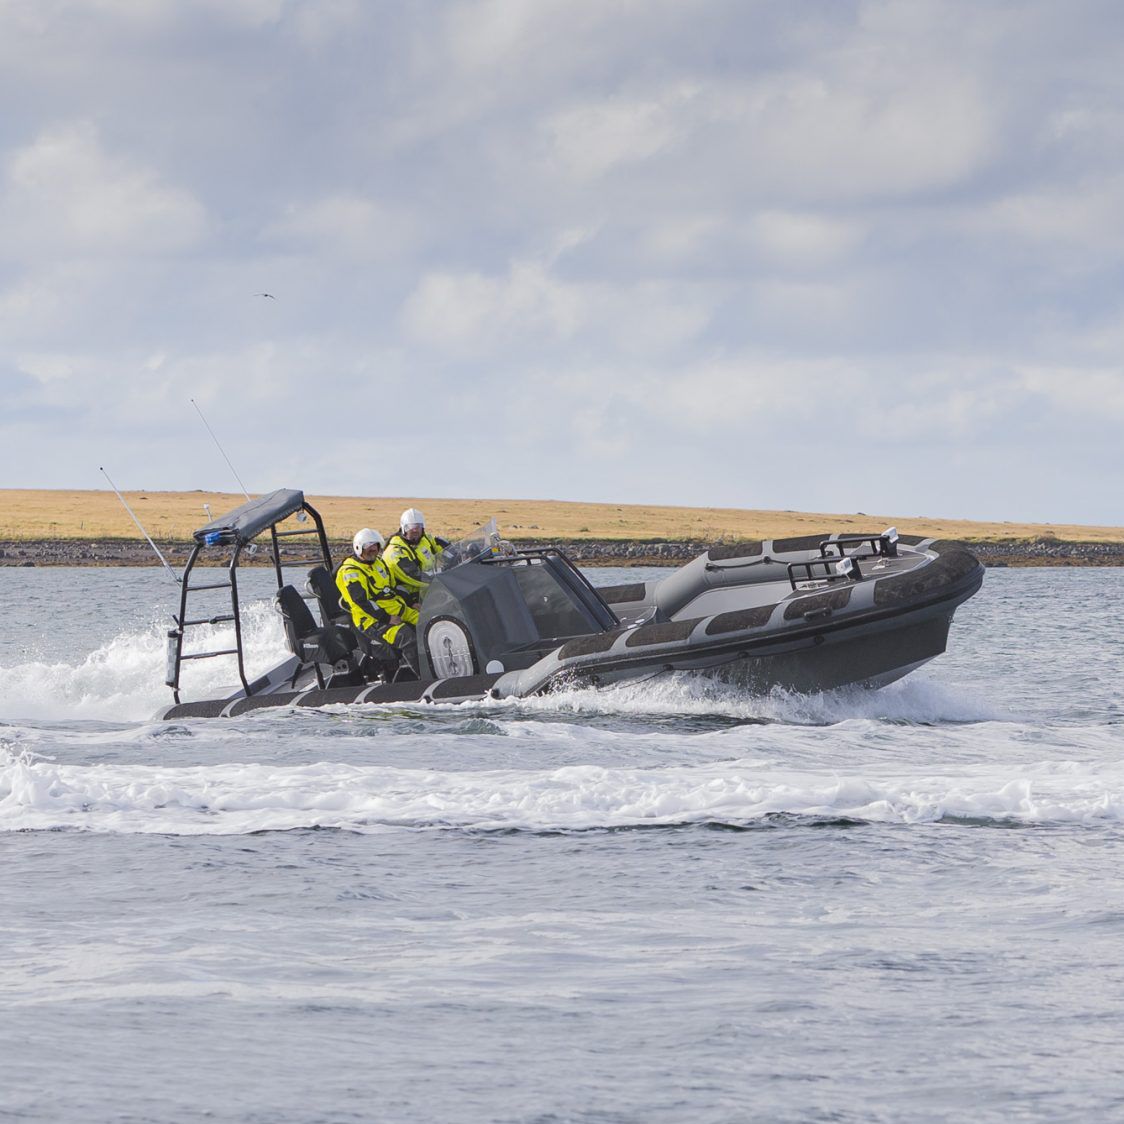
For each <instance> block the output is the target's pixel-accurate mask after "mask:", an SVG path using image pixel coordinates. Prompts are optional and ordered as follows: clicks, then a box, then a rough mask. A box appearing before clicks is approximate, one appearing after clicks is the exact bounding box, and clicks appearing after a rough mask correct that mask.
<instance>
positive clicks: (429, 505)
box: [0, 488, 1124, 544]
mask: <svg viewBox="0 0 1124 1124" xmlns="http://www.w3.org/2000/svg"><path fill="white" fill-rule="evenodd" d="M123 495H124V496H125V498H126V500H127V501H128V503H129V505H130V506H131V507H132V509H133V510H134V511H135V512H136V514H137V516H138V517H139V518H140V520H141V522H142V523H143V524H144V526H145V529H146V530H147V531H148V533H149V534H150V535H151V536H152V537H153V538H154V539H155V540H156V541H157V542H165V543H186V542H189V541H190V539H191V534H192V532H193V531H194V530H195V529H196V528H198V527H200V526H202V525H203V524H204V523H206V522H208V518H209V517H208V515H207V513H206V511H205V510H204V506H203V505H204V504H209V506H210V509H211V512H212V513H213V514H214V515H215V516H219V515H221V514H223V513H225V512H227V511H229V510H231V509H232V508H234V507H237V506H238V505H239V504H240V503H242V502H244V499H245V497H243V496H241V495H237V494H232V493H229V492H227V493H208V492H203V491H193V492H152V491H129V492H125V493H123ZM307 498H308V501H309V503H311V504H312V505H313V506H314V507H315V508H316V509H317V510H318V511H319V512H320V514H321V515H322V516H323V518H324V522H325V526H326V527H327V530H328V533H329V536H330V537H331V538H332V539H340V540H344V539H347V538H350V536H351V534H352V533H353V532H354V531H355V530H356V529H358V528H359V527H363V526H370V527H376V528H378V529H379V530H381V531H382V532H383V533H384V534H386V533H389V532H390V531H391V530H393V529H394V527H395V526H396V525H397V522H398V516H399V514H400V513H401V511H402V510H403V508H406V507H420V508H421V509H422V511H424V512H425V515H426V519H427V521H428V524H429V526H430V528H431V529H432V530H434V531H435V532H437V533H439V534H443V535H445V536H446V537H449V538H457V537H459V536H460V535H461V534H463V533H465V532H467V531H468V530H470V529H471V528H472V527H475V526H477V525H478V524H480V523H483V522H485V521H486V520H487V519H489V518H491V517H493V516H494V517H495V518H496V520H497V522H498V523H499V526H500V528H501V530H502V531H503V533H504V534H505V535H506V536H507V537H509V538H511V539H513V540H515V541H525V540H531V539H537V540H549V541H566V542H582V541H590V542H596V541H603V542H613V541H627V542H634V543H642V542H650V543H657V542H658V543H663V542H671V543H675V542H683V543H686V542H704V543H710V542H717V541H723V540H725V541H729V540H736V539H762V538H768V539H771V538H787V537H791V536H795V535H805V534H809V533H817V532H819V531H826V530H839V531H879V530H882V529H883V528H884V527H888V526H896V527H897V528H898V530H899V531H901V532H902V533H903V534H924V535H934V536H939V537H941V538H945V539H949V538H955V539H962V540H964V541H965V542H981V543H982V542H987V543H1011V544H1018V543H1024V542H1031V541H1035V540H1049V539H1051V538H1053V539H1057V540H1061V541H1064V542H1072V543H1124V527H1112V526H1084V525H1081V524H1049V523H1016V522H996V521H992V522H987V521H975V520H965V519H950V518H944V517H931V516H925V515H917V516H904V515H886V514H870V513H863V512H847V513H840V512H833V513H832V512H797V511H764V510H753V509H741V508H689V507H670V506H658V505H641V504H593V503H575V502H568V501H561V500H503V499H482V500H469V499H424V498H421V499H419V498H417V497H413V498H409V497H379V496H374V497H361V496H319V495H312V494H309V495H308V497H307ZM138 539H140V534H139V532H138V531H137V529H136V526H135V524H134V523H133V521H132V520H131V519H130V518H129V515H128V514H127V512H126V511H125V510H124V508H123V507H122V506H121V504H120V502H119V501H118V499H117V497H116V496H115V495H114V494H113V492H111V491H109V490H89V491H63V490H54V489H15V488H10V489H0V541H3V542H7V543H19V542H56V541H60V540H78V541H80V540H85V541H88V542H109V541H114V540H122V541H128V540H138Z"/></svg>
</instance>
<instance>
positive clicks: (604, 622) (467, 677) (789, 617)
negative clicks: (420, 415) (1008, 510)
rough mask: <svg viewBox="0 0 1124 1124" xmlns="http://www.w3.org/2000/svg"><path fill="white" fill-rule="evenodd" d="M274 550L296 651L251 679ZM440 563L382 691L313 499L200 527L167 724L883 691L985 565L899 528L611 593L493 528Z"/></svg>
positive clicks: (187, 575)
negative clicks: (259, 597) (593, 693)
mask: <svg viewBox="0 0 1124 1124" xmlns="http://www.w3.org/2000/svg"><path fill="white" fill-rule="evenodd" d="M266 536H268V540H267V541H268V549H269V559H270V561H271V562H272V565H273V567H274V570H275V573H276V581H277V593H276V596H275V602H276V605H277V608H278V610H279V612H280V614H281V617H282V620H283V623H284V629H285V636H286V642H287V646H288V648H289V651H290V655H289V657H288V658H287V659H286V660H284V661H283V662H282V663H280V664H279V665H278V666H277V667H275V668H273V669H272V670H271V671H269V672H268V673H266V674H264V675H260V676H257V677H255V678H250V677H249V676H248V675H247V672H246V665H245V659H244V653H243V644H242V622H241V613H242V610H241V606H240V602H239V595H238V567H239V563H240V561H242V560H244V556H245V554H246V553H247V552H254V551H256V550H257V549H258V548H259V546H260V545H261V544H259V543H257V542H255V540H256V539H258V538H259V537H262V538H263V539H264V538H265V537H266ZM301 536H304V537H303V538H301ZM302 543H303V544H305V545H304V546H303V547H302V546H301V544H302ZM309 543H311V544H312V545H311V546H308V545H307V544H309ZM216 552H217V554H218V557H214V555H215V554H216ZM207 561H210V562H212V563H214V562H216V561H217V562H219V563H221V564H222V565H223V566H225V574H223V575H222V577H221V579H219V580H215V579H212V580H200V575H201V574H207V573H208V572H209V573H211V574H212V575H213V574H215V572H216V571H215V570H213V569H211V570H210V571H208V570H206V569H202V568H198V567H199V564H200V563H201V562H207ZM440 562H441V566H440V569H439V570H438V571H437V572H435V573H434V574H433V576H432V581H431V582H430V584H429V586H428V589H427V591H426V593H425V596H424V598H423V600H422V602H421V605H420V607H419V620H418V653H419V663H420V665H421V666H420V675H415V674H414V673H413V672H411V671H410V670H409V669H408V668H406V667H400V668H399V669H398V671H397V672H395V673H394V674H392V675H389V677H388V672H387V671H386V664H385V662H383V663H381V664H379V665H377V666H378V670H377V671H376V670H375V667H374V666H371V664H372V661H371V660H370V659H366V660H365V659H364V658H363V657H362V656H361V655H360V652H359V650H357V645H356V642H355V637H354V634H353V633H352V631H351V629H350V628H349V626H348V624H347V617H346V615H345V614H344V612H343V610H342V609H341V607H340V604H339V601H338V599H337V596H336V590H335V585H334V581H333V579H332V573H333V566H332V558H331V553H330V549H329V544H328V539H327V536H326V534H325V531H324V524H323V521H322V519H321V517H320V515H319V514H318V513H317V511H316V510H315V509H314V508H313V507H312V506H311V505H310V504H308V503H307V502H306V501H305V498H304V495H303V493H301V492H299V491H295V490H291V489H282V490H279V491H276V492H273V493H271V494H270V495H267V496H263V497H261V498H260V499H257V500H252V501H250V502H249V503H246V504H243V505H242V506H241V507H239V508H236V509H235V510H234V511H232V512H230V514H229V515H226V516H223V517H222V518H220V519H216V520H214V521H213V522H211V523H208V524H207V525H206V526H205V527H202V528H200V529H199V530H198V531H196V532H195V534H194V546H193V549H192V551H191V554H190V557H189V559H188V562H187V565H186V568H185V570H184V574H183V578H182V583H181V595H180V610H179V614H178V616H177V617H176V627H175V629H173V630H172V631H171V632H169V633H168V662H167V677H166V678H167V683H168V686H169V687H171V688H172V692H173V696H174V699H175V702H174V705H172V706H171V707H169V708H168V709H167V710H165V711H164V712H163V713H162V717H164V718H177V719H178V718H189V717H217V716H233V715H238V714H244V713H246V712H247V711H250V710H255V709H257V708H259V707H286V706H298V707H316V706H327V705H331V704H336V703H407V702H438V701H440V702H454V701H462V700H470V699H481V698H486V697H491V698H509V697H525V696H528V695H536V694H541V693H544V692H547V691H550V690H551V689H553V688H556V687H558V686H561V685H583V684H584V685H591V686H600V685H608V684H613V683H618V682H622V681H625V680H629V679H637V678H643V677H647V676H651V675H656V674H660V673H665V672H673V671H678V672H694V673H700V674H706V675H710V676H715V677H719V678H721V679H723V680H726V681H728V682H730V683H734V684H738V685H741V686H744V687H745V688H747V689H749V690H752V691H755V692H761V691H767V690H769V689H771V688H773V687H778V686H779V687H784V688H787V689H789V690H794V691H801V692H811V691H822V690H828V689H831V688H834V687H841V686H845V685H848V684H867V685H870V686H881V685H884V684H886V683H890V682H893V681H894V680H895V679H899V678H901V677H902V676H903V675H906V674H908V673H909V672H910V671H913V670H914V669H915V668H917V667H920V666H921V665H922V664H924V663H926V662H927V661H928V660H931V659H932V658H933V657H934V656H937V655H940V653H941V652H943V651H944V650H945V645H946V642H947V639H948V630H949V625H950V624H951V622H952V616H953V613H954V612H955V611H956V608H957V607H958V606H959V605H961V604H962V603H963V602H964V601H966V600H967V599H968V598H969V597H971V596H972V595H973V594H974V593H975V592H976V591H977V590H978V589H979V588H980V584H981V582H982V581H983V566H982V565H981V564H980V562H979V561H978V560H977V559H976V558H975V557H974V556H973V555H972V554H970V553H969V552H968V551H967V550H965V549H964V548H963V547H962V546H961V545H959V544H956V543H941V542H938V541H935V540H933V539H926V538H921V537H917V536H909V535H898V534H897V532H896V531H895V530H894V529H893V528H890V529H888V530H885V531H881V532H871V533H869V534H832V533H824V534H819V535H804V536H801V537H800V538H789V539H775V540H763V541H760V542H740V543H736V544H732V545H730V544H724V545H719V546H714V547H712V548H711V549H710V550H708V551H707V552H706V553H705V554H702V555H700V556H699V557H698V558H695V559H694V560H693V561H691V562H689V563H687V564H686V565H685V566H683V567H682V568H680V569H678V570H675V571H673V572H672V573H670V574H668V575H667V576H666V577H663V578H659V579H656V580H654V581H647V582H632V583H627V584H624V585H614V586H607V587H601V588H596V587H594V586H593V585H592V584H591V583H590V582H589V580H588V578H586V576H585V575H584V574H583V573H582V572H581V571H580V570H579V569H578V568H577V567H576V566H575V565H574V564H573V562H572V561H571V560H570V559H569V558H568V557H567V556H566V554H565V553H564V552H563V551H561V550H557V549H536V550H521V549H517V548H516V547H514V546H512V545H511V544H510V543H508V542H506V541H504V540H503V539H502V538H501V537H500V535H499V533H498V531H497V530H496V527H495V524H494V522H492V523H489V524H488V525H486V526H484V527H481V528H479V529H478V530H477V531H476V532H474V533H473V534H472V535H470V536H468V537H467V538H465V539H463V540H462V541H460V542H459V543H456V544H454V545H453V547H452V548H451V549H450V550H448V551H446V552H445V554H444V555H442V556H441V559H440ZM294 570H299V571H300V572H299V574H297V575H295V580H296V581H299V583H300V586H301V587H303V592H302V589H298V586H297V585H295V584H293V581H291V580H290V574H291V573H292V572H293V571H294ZM219 573H221V571H219ZM204 592H209V594H210V595H214V594H216V593H217V594H220V595H221V597H222V598H223V605H222V609H223V611H222V612H218V613H212V614H211V615H208V611H207V610H205V609H204V610H202V612H201V613H200V611H199V610H196V611H195V613H194V614H193V613H192V612H191V611H189V602H190V607H191V608H194V606H195V604H196V602H197V600H198V598H199V597H200V596H201V595H202V594H203V593H204ZM227 598H229V610H228V609H227V605H226V599H227ZM311 605H315V606H316V612H315V614H314V612H313V609H312V608H311V607H310V606H311ZM227 622H229V623H232V624H233V631H234V643H233V647H226V648H219V649H216V650H199V649H198V647H196V646H194V645H193V644H192V643H191V639H192V635H191V634H192V629H193V628H195V627H197V626H201V625H218V624H223V623H227ZM213 631H214V630H213V629H212V633H213ZM200 635H201V634H200ZM218 656H225V657H228V658H230V657H232V658H233V659H234V660H235V661H236V663H237V668H238V679H239V682H238V684H237V685H235V686H233V687H231V688H230V690H229V692H224V693H223V695H222V697H219V698H211V699H204V700H196V701H188V700H186V699H185V698H183V691H182V689H181V682H180V680H181V673H182V670H183V665H184V663H185V661H190V660H199V659H208V658H212V657H218Z"/></svg>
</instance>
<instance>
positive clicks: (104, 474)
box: [99, 466, 180, 585]
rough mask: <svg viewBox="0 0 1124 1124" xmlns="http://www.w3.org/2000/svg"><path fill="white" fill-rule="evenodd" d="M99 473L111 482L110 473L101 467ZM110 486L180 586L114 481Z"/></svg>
mask: <svg viewBox="0 0 1124 1124" xmlns="http://www.w3.org/2000/svg"><path fill="white" fill-rule="evenodd" d="M99 471H100V472H101V474H102V476H104V477H105V478H106V480H109V473H108V472H106V471H105V469H104V468H101V467H100V466H99ZM109 486H110V487H111V488H112V489H113V490H114V492H116V493H117V498H118V499H119V500H120V501H121V506H122V507H123V508H124V509H125V510H126V511H127V512H128V513H129V514H130V515H131V516H132V519H133V522H134V523H135V524H136V525H137V530H138V531H140V533H141V534H142V535H144V537H145V538H146V539H148V545H149V546H150V547H152V549H153V550H154V551H156V557H157V558H159V559H160V564H161V565H162V566H163V567H164V569H165V570H167V571H168V575H169V576H170V577H171V579H172V581H174V582H175V583H176V584H177V585H178V584H179V583H180V579H179V578H177V577H176V572H175V570H173V569H172V567H171V566H169V565H168V560H167V559H166V558H165V557H164V555H162V554H161V553H160V548H159V547H158V546H157V545H156V544H155V543H154V542H153V541H152V539H151V538H149V534H148V532H147V531H146V530H145V529H144V528H143V527H142V526H141V521H140V520H139V519H138V518H137V517H136V515H135V514H134V512H133V509H132V508H131V507H130V506H129V505H128V504H127V503H126V502H125V497H124V496H123V495H121V493H120V492H118V491H117V485H116V484H114V483H113V481H112V480H109Z"/></svg>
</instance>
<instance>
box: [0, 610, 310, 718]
mask: <svg viewBox="0 0 1124 1124" xmlns="http://www.w3.org/2000/svg"><path fill="white" fill-rule="evenodd" d="M165 632H166V626H165V625H163V624H160V623H156V622H154V623H153V624H152V625H151V626H150V627H149V628H148V629H146V630H144V631H142V632H129V633H122V634H120V635H118V636H116V637H114V638H113V639H112V640H110V641H109V642H108V643H106V644H103V645H102V646H101V647H99V648H97V649H95V650H94V651H93V652H90V653H89V654H88V655H85V656H82V657H80V658H77V659H75V660H74V661H73V662H68V661H59V662H55V663H50V662H46V661H38V660H33V661H31V662H28V663H24V664H18V665H15V666H10V667H9V666H4V665H0V718H9V719H10V718H15V719H26V718H31V719H43V718H46V719H50V720H52V721H58V720H62V719H70V718H82V719H107V720H123V721H135V720H137V719H143V718H150V717H151V716H152V715H153V714H154V713H155V712H156V711H158V710H159V709H160V707H161V706H167V705H170V704H171V702H172V696H171V692H170V691H169V689H168V687H167V686H165V684H164V662H165V661H164V651H165V648H164V645H165ZM242 641H243V650H244V652H245V659H246V667H247V674H248V675H250V676H251V677H252V676H254V675H260V674H261V673H262V672H264V671H266V670H268V669H269V668H271V667H273V666H275V665H276V664H278V663H280V662H281V661H282V660H283V659H284V658H285V656H286V655H287V654H288V653H287V651H286V649H285V641H284V633H283V631H282V628H281V619H280V617H279V616H278V615H277V614H276V612H275V611H274V610H273V606H272V603H271V602H269V601H255V602H252V603H251V604H249V605H245V606H243V610H242ZM233 646H234V628H233V625H215V626H210V625H204V626H202V627H200V628H197V629H195V630H193V633H192V635H191V645H190V647H188V648H187V649H185V650H187V651H205V650H210V649H219V648H231V647H233ZM183 666H184V671H183V677H182V683H183V685H184V688H185V691H186V692H187V695H188V697H192V698H206V697H207V696H208V693H211V694H218V693H220V692H221V691H222V690H223V688H229V689H233V688H230V684H236V683H237V681H238V672H237V664H236V662H235V659H234V657H233V656H223V657H219V658H216V659H213V660H193V661H190V662H189V663H186V664H184V665H183Z"/></svg>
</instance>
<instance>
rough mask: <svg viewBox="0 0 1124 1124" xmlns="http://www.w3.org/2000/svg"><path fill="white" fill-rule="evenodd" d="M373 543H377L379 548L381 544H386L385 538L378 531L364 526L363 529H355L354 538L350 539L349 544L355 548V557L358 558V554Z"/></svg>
mask: <svg viewBox="0 0 1124 1124" xmlns="http://www.w3.org/2000/svg"><path fill="white" fill-rule="evenodd" d="M375 543H378V547H379V549H380V550H382V548H383V546H385V545H386V540H385V539H384V538H383V537H382V535H380V534H379V533H378V531H372V530H371V528H370V527H364V528H363V530H361V531H356V532H355V538H353V539H352V540H351V545H352V547H354V549H355V556H356V558H358V557H359V555H360V554H362V553H363V551H365V550H366V549H367V547H369V546H372V545H374V544H375Z"/></svg>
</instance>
